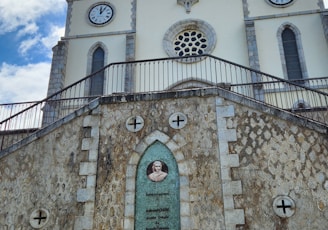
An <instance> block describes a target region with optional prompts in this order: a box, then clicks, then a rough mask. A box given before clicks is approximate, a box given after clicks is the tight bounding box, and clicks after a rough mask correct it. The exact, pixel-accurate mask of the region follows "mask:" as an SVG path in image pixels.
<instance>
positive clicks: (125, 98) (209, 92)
mask: <svg viewBox="0 0 328 230" xmlns="http://www.w3.org/2000/svg"><path fill="white" fill-rule="evenodd" d="M210 96H219V97H222V98H225V99H227V100H229V101H232V102H235V103H238V104H242V105H245V106H247V107H250V108H253V109H255V110H259V111H260V112H263V113H267V114H270V115H272V116H276V117H278V118H280V119H283V120H287V121H290V122H292V123H294V124H296V125H299V126H303V127H306V128H309V129H313V130H315V131H317V132H319V133H323V134H328V127H327V126H324V125H321V124H319V123H316V122H314V121H310V120H308V119H305V118H303V117H301V116H298V115H297V114H293V113H291V112H288V111H285V110H281V109H277V108H275V107H272V106H270V105H268V104H265V103H261V102H258V101H255V100H252V99H250V98H246V97H243V96H242V95H239V94H236V93H233V92H231V91H229V90H226V89H222V88H219V87H207V88H195V89H183V90H178V91H160V92H149V93H115V94H112V95H110V96H102V97H99V98H97V99H95V100H93V101H91V102H90V103H89V104H88V105H86V106H84V107H82V108H80V109H78V110H76V111H75V112H73V113H71V114H69V115H67V116H66V117H64V118H62V119H60V120H58V121H56V122H54V123H52V124H50V125H48V126H46V127H44V128H42V129H40V130H38V131H36V132H35V133H33V134H31V135H30V136H28V137H26V138H24V139H23V140H21V141H19V142H17V143H15V144H14V145H12V146H10V147H8V148H6V149H4V150H2V151H1V152H0V159H1V158H3V157H5V156H7V155H8V154H10V153H12V152H14V151H16V150H18V149H20V148H22V147H23V146H25V145H27V144H29V143H31V142H32V141H35V140H37V139H39V138H41V137H43V136H45V135H46V134H48V133H50V132H52V131H53V130H55V129H57V128H59V127H60V126H62V125H64V124H67V123H69V122H70V121H72V120H73V119H75V118H76V117H79V116H81V115H83V114H87V113H88V112H90V111H92V110H94V109H96V108H97V107H98V106H99V105H102V104H113V103H126V102H134V101H135V102H137V101H157V100H164V99H178V98H188V97H210Z"/></svg>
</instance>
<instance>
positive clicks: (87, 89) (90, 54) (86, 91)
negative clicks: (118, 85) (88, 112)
mask: <svg viewBox="0 0 328 230" xmlns="http://www.w3.org/2000/svg"><path fill="white" fill-rule="evenodd" d="M99 47H100V48H102V49H103V51H104V53H105V55H104V66H106V65H107V63H108V48H107V46H106V45H105V44H104V43H103V42H101V41H98V42H96V43H95V44H93V45H92V46H91V47H90V49H89V51H88V56H87V70H86V73H87V74H86V75H89V74H91V70H92V57H93V53H94V52H95V50H96V49H98V48H99ZM105 75H106V73H105ZM104 85H106V78H105V82H104ZM89 92H90V81H89V80H87V81H86V83H85V87H84V95H85V96H88V95H89Z"/></svg>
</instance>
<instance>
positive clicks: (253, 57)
mask: <svg viewBox="0 0 328 230" xmlns="http://www.w3.org/2000/svg"><path fill="white" fill-rule="evenodd" d="M245 27H246V39H247V47H248V60H249V66H250V68H251V69H254V70H260V61H259V54H258V49H257V42H256V33H255V23H254V21H251V20H245ZM251 80H252V83H258V82H261V74H257V73H256V72H251ZM262 87H263V86H262V85H261V84H256V85H254V86H253V91H254V96H255V99H257V100H260V101H264V92H263V88H262Z"/></svg>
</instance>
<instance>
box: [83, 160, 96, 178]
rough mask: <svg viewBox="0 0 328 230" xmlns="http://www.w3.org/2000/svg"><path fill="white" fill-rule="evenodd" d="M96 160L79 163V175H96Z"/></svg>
mask: <svg viewBox="0 0 328 230" xmlns="http://www.w3.org/2000/svg"><path fill="white" fill-rule="evenodd" d="M96 173H97V162H82V163H80V172H79V175H80V176H88V175H96Z"/></svg>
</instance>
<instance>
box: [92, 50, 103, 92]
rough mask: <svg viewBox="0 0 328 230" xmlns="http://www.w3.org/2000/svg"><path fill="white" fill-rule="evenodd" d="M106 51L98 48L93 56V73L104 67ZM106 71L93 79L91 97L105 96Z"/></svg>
mask: <svg viewBox="0 0 328 230" xmlns="http://www.w3.org/2000/svg"><path fill="white" fill-rule="evenodd" d="M104 63H105V51H104V50H103V49H102V48H100V47H98V48H97V49H96V50H95V51H94V52H93V54H92V66H91V73H95V72H97V71H98V70H100V69H102V68H103V67H104ZM104 75H105V74H104V71H101V72H99V73H97V74H95V75H93V76H92V77H91V81H90V96H95V95H103V92H104Z"/></svg>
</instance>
